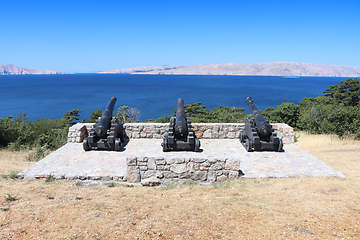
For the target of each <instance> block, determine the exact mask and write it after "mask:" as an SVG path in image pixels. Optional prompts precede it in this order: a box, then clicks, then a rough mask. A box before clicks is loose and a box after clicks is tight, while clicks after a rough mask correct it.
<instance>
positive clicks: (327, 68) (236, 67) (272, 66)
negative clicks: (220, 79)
mask: <svg viewBox="0 0 360 240" xmlns="http://www.w3.org/2000/svg"><path fill="white" fill-rule="evenodd" d="M100 73H128V74H169V75H249V76H284V77H302V76H316V77H360V67H349V66H337V65H325V64H313V63H291V62H273V63H256V64H239V63H225V64H207V65H204V64H202V65H193V66H172V65H171V66H162V67H143V68H141V67H139V68H128V69H119V70H113V71H107V72H100Z"/></svg>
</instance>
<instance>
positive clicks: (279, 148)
mask: <svg viewBox="0 0 360 240" xmlns="http://www.w3.org/2000/svg"><path fill="white" fill-rule="evenodd" d="M283 146H284V143H283V140H282V139H279V147H278V149H277V151H278V152H282V150H283Z"/></svg>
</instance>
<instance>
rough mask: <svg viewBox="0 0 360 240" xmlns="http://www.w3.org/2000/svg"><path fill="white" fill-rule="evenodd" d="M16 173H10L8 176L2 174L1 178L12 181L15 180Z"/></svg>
mask: <svg viewBox="0 0 360 240" xmlns="http://www.w3.org/2000/svg"><path fill="white" fill-rule="evenodd" d="M18 173H19V172H18V171H10V174H8V175H5V174H2V175H1V177H2V178H4V179H13V180H15V179H16V177H17V175H18Z"/></svg>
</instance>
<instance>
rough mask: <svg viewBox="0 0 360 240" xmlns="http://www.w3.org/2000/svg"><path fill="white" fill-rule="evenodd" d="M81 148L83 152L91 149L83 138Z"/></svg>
mask: <svg viewBox="0 0 360 240" xmlns="http://www.w3.org/2000/svg"><path fill="white" fill-rule="evenodd" d="M83 148H84V150H85V151H89V150H90V149H91V148H90V145H89V141H88V139H87V138H84V141H83Z"/></svg>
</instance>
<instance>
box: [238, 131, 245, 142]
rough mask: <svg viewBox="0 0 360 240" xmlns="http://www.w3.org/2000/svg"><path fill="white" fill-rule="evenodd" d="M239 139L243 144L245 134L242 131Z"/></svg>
mask: <svg viewBox="0 0 360 240" xmlns="http://www.w3.org/2000/svg"><path fill="white" fill-rule="evenodd" d="M239 138H240V142H245V133H244V131H241V132H240V135H239Z"/></svg>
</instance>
